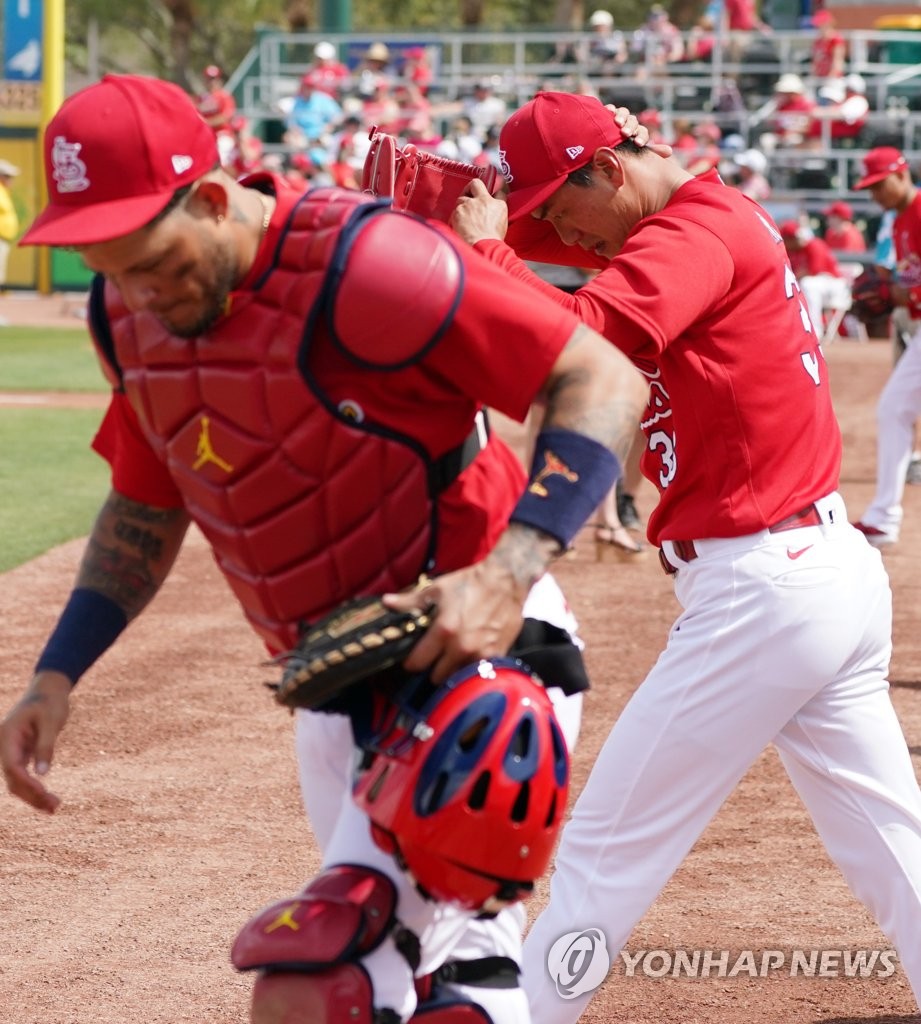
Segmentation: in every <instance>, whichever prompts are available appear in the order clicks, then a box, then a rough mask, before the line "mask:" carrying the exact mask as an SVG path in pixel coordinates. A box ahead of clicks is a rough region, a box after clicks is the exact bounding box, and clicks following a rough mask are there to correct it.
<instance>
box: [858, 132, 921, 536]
mask: <svg viewBox="0 0 921 1024" xmlns="http://www.w3.org/2000/svg"><path fill="white" fill-rule="evenodd" d="M854 188H855V189H867V190H868V191H869V193H870V195H871V196H873V199H874V200H875V202H876V203H878V204H879V206H881V207H882V209H883V210H886V211H888V210H893V211H895V215H896V216H895V220H894V222H893V224H892V242H893V247H894V249H895V259H896V263H895V269H894V278H893V282H892V284H891V285H889V286H888V288H887V291H888V293H889V298H890V301H891V302H892V304H893V305H895V306H897V307H903V308H904V309H905V310H906V313H907V315H908V317H909V318H910V320H914V321H917V320H921V193H919V192H918V189H917V188H916V187H915V185H914V183H913V182H912V179H911V171H910V170H909V167H908V161H907V160H906V159H905V157H904V156H903V155H902V153H901V152H900V151H899V150H897V149H894V148H893V147H891V146H880V147H879V148H877V149H871V150H870V152H869V153H867V155H866V156H865V157H864V160H863V175H862V177H861V178H860V180H859V181H858V182H857V183H856V184H855V185H854ZM912 326H913V327H914V328H915V329H914V332H913V334H912V336H911V338H910V341H909V343H908V345H907V347H906V349H905V351H904V353H903V354H902V355H901V356H900V357H899V359H898V361H897V362H896V364H895V367H894V368H893V371H892V373H891V375H890V377H889V380H888V381H887V382H886V385H885V387H884V388H883V390H882V393H881V394H880V396H879V402H878V403H877V406H876V428H877V435H876V493H875V494H874V495H873V500H872V501H871V502H870V504H869V506H868V507H867V509H866V511H865V512H864V513H863V515H862V516H861V517H860V519H859V520H858V522H856V523H855V524H854V525H855V526H856V527H857V529H858V530H860V531H861V532H862V533H863V534H864V535H865V536H866V538H867V540H868V541H869V542H870V543H871V544H872V545H873V546H874V547H878V548H884V547H888V546H889V545H891V544H895V543H896V542H897V541H898V539H899V530H900V529H901V526H902V495H903V493H904V491H905V479H906V474H907V472H908V467H909V465H910V464H911V461H912V453H913V451H914V435H915V420H917V418H918V416H919V415H921V346H919V345H918V332H919V329H921V327H919V325H918V324H917V323H914V324H912Z"/></svg>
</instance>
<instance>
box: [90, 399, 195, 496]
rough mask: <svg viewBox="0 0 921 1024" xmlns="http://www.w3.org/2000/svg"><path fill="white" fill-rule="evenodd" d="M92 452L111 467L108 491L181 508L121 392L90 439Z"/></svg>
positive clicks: (167, 476)
mask: <svg viewBox="0 0 921 1024" xmlns="http://www.w3.org/2000/svg"><path fill="white" fill-rule="evenodd" d="M93 449H94V450H95V451H96V452H98V453H99V454H100V455H101V456H102V457H103V458H104V459H105V460H106V462H108V463H109V465H110V466H111V467H112V487H113V488H114V489H115V490H116V491H118V493H119V494H123V495H124V496H125V497H126V498H130V499H131V500H132V501H140V502H143V504H145V505H155V506H156V507H157V508H181V507H182V504H183V502H182V496H181V495H180V493H179V491H178V490H177V488H176V485H175V484H174V483H173V479H172V477H171V476H170V475H169V473H168V472H167V470H166V466H165V465H164V464H163V463H162V462H161V461H160V459H158V458H157V456H156V454H155V453H154V451H153V449H152V448H151V447H150V445H149V444H148V442H147V439H146V438H145V436H144V432H143V431H142V430H141V425H140V424H139V423H138V420H137V416H136V415H135V412H134V409H132V408H131V405H130V403H129V402H128V399H127V398H126V397H125V395H124V394H122V393H121V392H115V393H113V395H112V401H111V402H110V403H109V408H108V409H107V410H106V414H105V417H104V418H103V421H102V423H101V424H100V426H99V430H98V431H97V433H96V436H95V437H94V438H93Z"/></svg>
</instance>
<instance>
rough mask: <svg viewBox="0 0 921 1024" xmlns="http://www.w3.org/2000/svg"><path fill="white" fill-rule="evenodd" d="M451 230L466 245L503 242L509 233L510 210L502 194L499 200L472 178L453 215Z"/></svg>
mask: <svg viewBox="0 0 921 1024" xmlns="http://www.w3.org/2000/svg"><path fill="white" fill-rule="evenodd" d="M450 224H451V227H452V228H453V229H454V231H455V232H456V234H458V235H459V236H460V237H461V238H462V239H463V240H464V241H465V242H467V243H468V244H469V245H473V244H474V243H475V242H480V241H482V240H483V239H484V238H497V239H498V240H499V241H500V242H501V241H502V240H503V239H504V238H505V233H506V231H508V207H507V206H506V204H505V200H504V198H502V194H499V197H498V198H496V197H494V196H491V195H490V194H489V189H487V188H486V186H485V185H484V184H483V182H482V181H480V179H479V178H473V179H472V180H471V182H470V184H469V185H468V186H467V189H466V194H465V195H462V196H461V197H460V199H458V201H457V205H456V206H455V207H454V212H453V213H452V214H451V221H450Z"/></svg>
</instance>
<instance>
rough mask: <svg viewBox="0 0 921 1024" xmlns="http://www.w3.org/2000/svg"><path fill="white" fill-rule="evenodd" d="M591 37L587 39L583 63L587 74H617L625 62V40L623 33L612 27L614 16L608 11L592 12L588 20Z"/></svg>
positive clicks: (626, 52) (626, 54) (626, 53)
mask: <svg viewBox="0 0 921 1024" xmlns="http://www.w3.org/2000/svg"><path fill="white" fill-rule="evenodd" d="M588 26H589V29H590V30H591V35H590V36H589V37H588V40H587V43H586V46H585V52H584V63H585V65H586V69H587V71H588V73H589V74H593V75H602V74H607V75H609V74H612V73H617V71H618V70H619V69H620V67H621V65H623V64H626V62H627V56H628V51H627V40H626V39H625V38H624V34H623V32H621V31H620V29H618V28H615V27H614V15H613V14H611V12H610V11H604V10H598V11H593V12H592V14H591V17H589V19H588Z"/></svg>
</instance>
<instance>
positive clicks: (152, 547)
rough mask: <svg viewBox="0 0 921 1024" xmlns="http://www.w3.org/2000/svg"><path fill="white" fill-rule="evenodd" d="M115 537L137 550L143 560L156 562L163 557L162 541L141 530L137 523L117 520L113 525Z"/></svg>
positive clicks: (160, 538)
mask: <svg viewBox="0 0 921 1024" xmlns="http://www.w3.org/2000/svg"><path fill="white" fill-rule="evenodd" d="M115 536H116V537H118V539H119V540H121V541H124V542H125V543H126V544H128V545H130V546H131V547H133V548H137V549H138V550H139V551H140V552H141V554H142V555H144V556H145V558H148V559H150V561H153V562H158V561H159V560H160V558H161V556H162V555H163V539H162V537H157V536H156V535H155V534H153V533H151V532H150V530H145V529H142V528H141V527H140V526H138V525H137V523H128V522H125V520H124V519H119V520H118V521H117V522H116V523H115Z"/></svg>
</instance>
